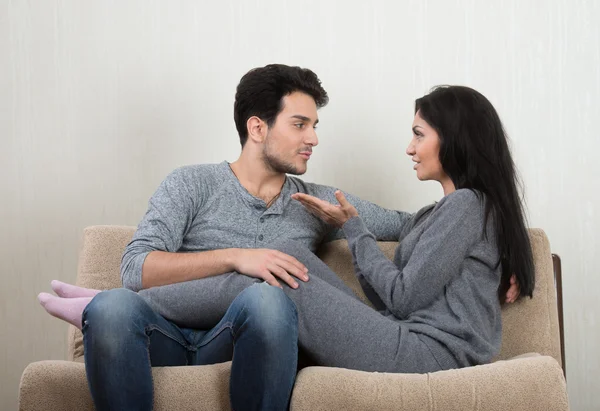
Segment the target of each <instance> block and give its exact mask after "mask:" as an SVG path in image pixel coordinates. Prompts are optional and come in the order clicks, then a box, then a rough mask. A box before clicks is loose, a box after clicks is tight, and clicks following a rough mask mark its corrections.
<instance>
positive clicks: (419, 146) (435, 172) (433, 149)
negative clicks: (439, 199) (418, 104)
mask: <svg viewBox="0 0 600 411" xmlns="http://www.w3.org/2000/svg"><path fill="white" fill-rule="evenodd" d="M412 131H413V137H412V140H411V141H410V144H409V145H408V148H407V149H406V154H408V155H409V156H411V158H412V161H414V162H415V163H416V164H415V166H414V167H413V168H414V170H416V171H417V178H418V179H419V180H421V181H425V180H435V181H439V182H440V183H442V186H444V191H446V190H445V188H446V187H445V184H447V183H448V181H450V178H449V177H448V175H447V174H446V173H445V172H444V169H443V168H442V163H440V137H439V136H438V133H437V132H436V131H435V130H434V129H433V128H432V127H431V126H430V125H429V124H427V122H426V121H425V120H423V119H422V118H421V116H420V115H419V112H418V111H417V114H415V119H414V121H413V125H412Z"/></svg>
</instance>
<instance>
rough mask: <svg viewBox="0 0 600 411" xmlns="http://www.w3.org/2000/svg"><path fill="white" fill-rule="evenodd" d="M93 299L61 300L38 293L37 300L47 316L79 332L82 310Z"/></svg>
mask: <svg viewBox="0 0 600 411" xmlns="http://www.w3.org/2000/svg"><path fill="white" fill-rule="evenodd" d="M92 298H93V297H79V298H61V297H56V296H54V295H52V294H48V293H40V294H39V295H38V300H39V301H40V304H42V307H44V309H45V310H46V311H47V312H48V314H50V315H52V316H54V317H56V318H60V319H61V320H64V321H66V322H68V323H69V324H73V325H74V326H75V327H77V328H79V329H80V330H81V316H82V315H83V310H84V309H85V307H86V306H87V305H88V304H89V303H90V301H92Z"/></svg>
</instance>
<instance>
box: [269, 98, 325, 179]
mask: <svg viewBox="0 0 600 411" xmlns="http://www.w3.org/2000/svg"><path fill="white" fill-rule="evenodd" d="M318 122H319V119H318V117H317V105H316V104H315V101H314V100H313V98H312V97H311V96H309V95H308V94H304V93H301V92H294V93H292V94H290V95H287V96H285V97H284V98H283V109H282V110H281V112H280V113H279V115H278V116H277V118H276V119H275V123H273V126H272V127H269V129H268V131H267V137H266V139H265V144H264V146H263V160H264V162H265V164H266V165H267V167H269V168H270V169H271V170H273V171H276V172H279V173H288V174H294V175H302V174H304V173H305V172H306V169H307V164H306V163H307V162H308V160H309V159H310V156H311V154H312V149H313V147H314V146H316V145H317V144H319V139H318V138H317V133H316V132H315V128H316V125H317V123H318Z"/></svg>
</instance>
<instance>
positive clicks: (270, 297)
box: [235, 283, 298, 340]
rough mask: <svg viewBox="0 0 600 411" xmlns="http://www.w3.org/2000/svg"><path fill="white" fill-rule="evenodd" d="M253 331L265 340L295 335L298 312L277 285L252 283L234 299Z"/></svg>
mask: <svg viewBox="0 0 600 411" xmlns="http://www.w3.org/2000/svg"><path fill="white" fill-rule="evenodd" d="M236 300H238V301H236V302H235V303H237V304H240V305H241V307H242V310H243V312H244V316H245V319H244V321H248V322H249V323H250V327H251V328H252V329H253V332H256V333H259V334H261V335H262V336H263V337H264V338H266V339H267V340H272V339H276V338H279V337H285V336H286V334H289V333H292V335H288V336H293V335H297V327H298V313H297V311H296V305H295V304H294V302H293V301H292V300H290V299H289V297H288V296H287V295H285V293H284V292H283V290H282V289H280V288H279V287H274V286H271V285H269V284H267V283H260V284H255V285H252V286H251V287H248V288H247V289H245V290H244V291H243V292H242V293H241V294H240V295H239V296H238V298H237V299H236Z"/></svg>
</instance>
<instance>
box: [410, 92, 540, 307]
mask: <svg viewBox="0 0 600 411" xmlns="http://www.w3.org/2000/svg"><path fill="white" fill-rule="evenodd" d="M417 111H418V112H419V115H420V116H421V118H423V119H424V120H425V121H426V122H427V123H428V124H429V125H430V126H431V127H433V129H435V130H436V131H437V133H438V135H439V137H440V162H441V164H442V167H443V169H444V171H445V172H446V174H448V176H449V177H450V179H451V180H452V182H453V183H454V186H455V187H456V189H457V190H458V189H461V188H467V189H471V190H475V192H477V191H478V192H480V193H483V194H484V195H485V198H486V200H487V201H486V209H485V221H486V222H489V221H490V218H489V217H490V215H492V216H493V218H492V219H491V221H493V224H494V225H495V233H496V243H497V244H498V247H499V251H500V261H499V263H500V264H501V265H502V279H501V282H500V287H499V289H498V294H499V296H500V297H501V300H503V296H504V293H505V292H506V290H507V289H508V287H509V285H510V284H509V282H510V276H511V275H512V274H515V276H516V278H517V281H518V283H519V286H520V288H521V295H528V296H530V297H531V296H533V288H534V285H535V275H534V266H533V256H532V251H531V244H530V242H529V236H528V234H527V230H526V228H525V217H524V212H523V201H522V198H521V197H520V195H519V191H518V188H522V185H521V182H520V180H519V178H518V176H517V172H516V170H515V164H514V162H513V159H512V157H511V154H510V149H509V147H508V139H507V137H506V133H505V131H504V127H503V126H502V122H501V121H500V117H499V116H498V113H497V112H496V110H495V109H494V107H493V106H492V104H491V103H490V102H489V100H488V99H487V98H485V97H484V96H483V95H482V94H481V93H479V92H477V91H475V90H473V89H471V88H468V87H462V86H438V87H435V88H434V89H433V90H432V91H431V92H430V93H429V94H427V95H426V96H424V97H421V98H420V99H418V100H416V101H415V113H416V112H417ZM486 224H487V223H486ZM484 231H485V230H484Z"/></svg>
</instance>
